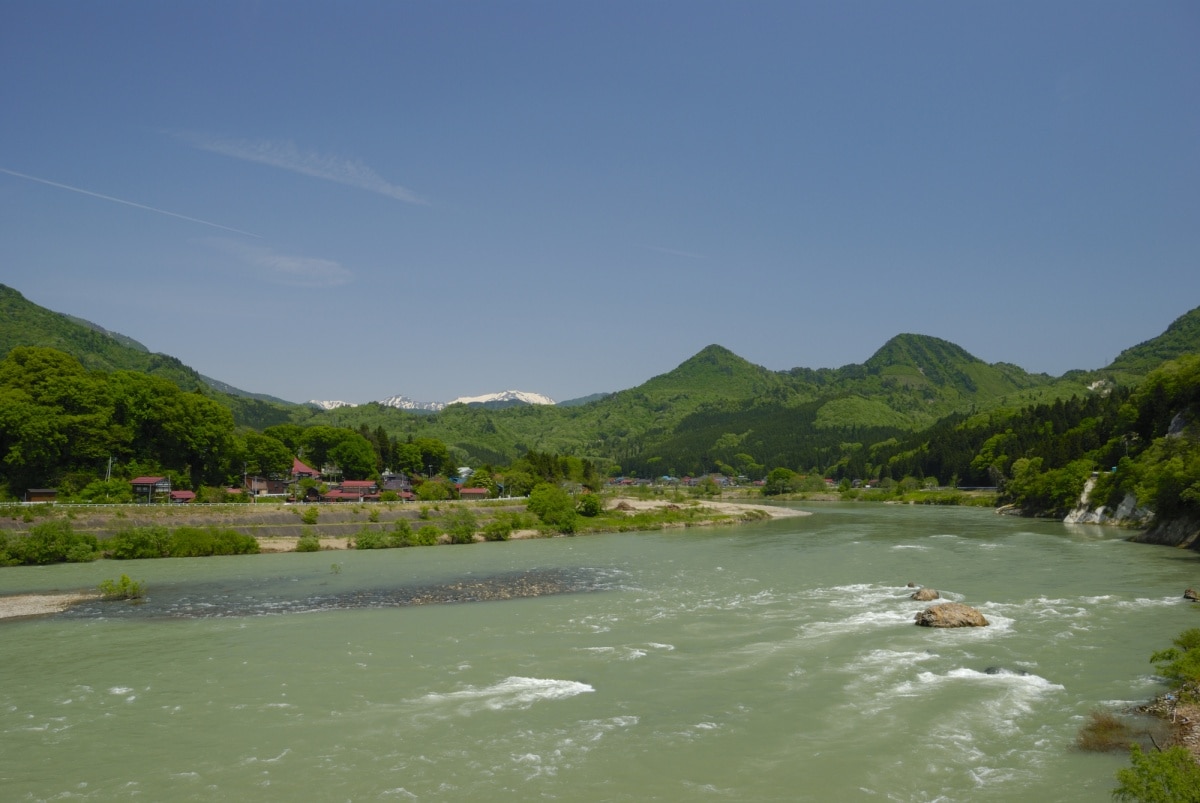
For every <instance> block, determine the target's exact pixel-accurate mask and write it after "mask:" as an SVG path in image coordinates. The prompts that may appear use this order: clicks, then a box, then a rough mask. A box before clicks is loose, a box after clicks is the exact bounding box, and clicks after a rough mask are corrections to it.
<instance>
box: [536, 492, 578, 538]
mask: <svg viewBox="0 0 1200 803" xmlns="http://www.w3.org/2000/svg"><path fill="white" fill-rule="evenodd" d="M526 507H527V508H528V510H529V512H530V513H533V514H534V515H535V516H537V517H538V518H539V519H541V520H542V522H543V523H545V524H546V525H548V526H549V527H551V528H553V529H555V530H557V531H558V532H560V533H573V532H575V516H576V514H575V505H574V503H573V502H572V501H571V495H570V494H568V493H567V492H566V491H564V490H563V489H562V488H560V487H558V486H557V485H551V484H550V483H548V482H543V483H542V484H540V485H538V486H537V487H536V488H534V489H533V490H532V491H530V493H529V502H528V504H527V505H526Z"/></svg>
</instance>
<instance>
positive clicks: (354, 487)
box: [338, 480, 379, 496]
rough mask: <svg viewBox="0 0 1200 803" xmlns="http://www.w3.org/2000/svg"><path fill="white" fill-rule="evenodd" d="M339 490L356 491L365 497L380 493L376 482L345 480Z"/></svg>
mask: <svg viewBox="0 0 1200 803" xmlns="http://www.w3.org/2000/svg"><path fill="white" fill-rule="evenodd" d="M338 488H340V489H341V490H343V491H354V492H357V493H360V494H362V495H363V496H371V495H372V494H376V493H379V486H378V485H376V484H375V481H374V480H343V481H342V482H341V484H340V485H338Z"/></svg>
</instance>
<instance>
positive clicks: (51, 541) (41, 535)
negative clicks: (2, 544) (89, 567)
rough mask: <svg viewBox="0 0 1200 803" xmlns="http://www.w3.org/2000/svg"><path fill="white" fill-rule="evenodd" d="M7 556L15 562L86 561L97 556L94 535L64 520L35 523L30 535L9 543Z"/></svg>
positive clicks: (97, 546)
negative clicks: (77, 530) (76, 528)
mask: <svg viewBox="0 0 1200 803" xmlns="http://www.w3.org/2000/svg"><path fill="white" fill-rule="evenodd" d="M7 551H8V554H9V556H10V559H11V560H13V562H15V563H24V564H30V565H45V564H47V563H64V562H69V563H87V562H88V561H93V560H95V559H96V558H98V557H100V545H99V542H98V541H97V540H96V536H94V535H88V534H85V533H77V532H75V531H74V530H72V529H71V524H70V522H67V521H47V522H43V523H42V524H38V525H36V526H35V527H34V528H33V529H32V530H30V531H29V535H26V536H22V537H19V538H15V539H13V540H11V541H9V542H8V547H7Z"/></svg>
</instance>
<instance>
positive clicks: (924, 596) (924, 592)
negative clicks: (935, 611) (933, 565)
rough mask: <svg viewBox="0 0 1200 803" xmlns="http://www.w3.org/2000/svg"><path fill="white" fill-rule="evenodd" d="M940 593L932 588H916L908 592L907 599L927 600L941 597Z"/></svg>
mask: <svg viewBox="0 0 1200 803" xmlns="http://www.w3.org/2000/svg"><path fill="white" fill-rule="evenodd" d="M941 598H942V595H941V594H939V593H938V592H937V591H936V590H935V589H932V588H918V589H917V590H916V591H914V592H912V593H911V594H909V599H915V600H916V601H917V602H929V601H930V600H932V599H941Z"/></svg>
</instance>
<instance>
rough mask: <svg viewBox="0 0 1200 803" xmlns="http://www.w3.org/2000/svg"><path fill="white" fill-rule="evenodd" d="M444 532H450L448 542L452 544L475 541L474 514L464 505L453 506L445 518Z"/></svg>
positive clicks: (476, 524) (475, 523) (475, 522)
mask: <svg viewBox="0 0 1200 803" xmlns="http://www.w3.org/2000/svg"><path fill="white" fill-rule="evenodd" d="M445 525H446V532H448V533H450V542H451V543H454V544H470V543H474V541H475V530H476V529H478V522H477V521H476V519H475V514H474V513H472V512H471V511H470V510H468V509H467V508H465V507H460V508H455V509H454V510H452V511H450V512H449V513H448V514H447V515H446V518H445Z"/></svg>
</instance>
